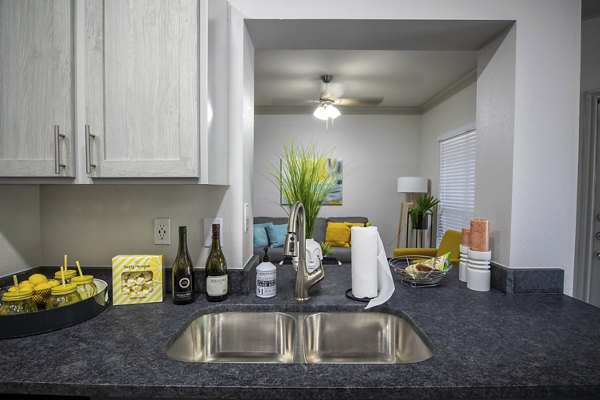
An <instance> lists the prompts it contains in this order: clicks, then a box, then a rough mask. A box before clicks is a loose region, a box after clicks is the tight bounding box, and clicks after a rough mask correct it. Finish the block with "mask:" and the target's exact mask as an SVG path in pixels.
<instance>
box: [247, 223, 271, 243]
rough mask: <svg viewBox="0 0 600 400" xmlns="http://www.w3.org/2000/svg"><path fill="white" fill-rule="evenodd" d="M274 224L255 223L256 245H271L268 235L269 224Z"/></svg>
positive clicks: (253, 229)
mask: <svg viewBox="0 0 600 400" xmlns="http://www.w3.org/2000/svg"><path fill="white" fill-rule="evenodd" d="M269 225H271V226H272V225H273V223H272V222H266V223H264V224H254V226H253V228H252V232H253V234H254V247H267V246H268V245H269V237H268V236H267V230H266V229H265V228H266V227H267V226H269Z"/></svg>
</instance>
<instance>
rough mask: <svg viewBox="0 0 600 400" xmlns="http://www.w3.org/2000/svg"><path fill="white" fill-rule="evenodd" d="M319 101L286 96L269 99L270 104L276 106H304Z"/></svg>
mask: <svg viewBox="0 0 600 400" xmlns="http://www.w3.org/2000/svg"><path fill="white" fill-rule="evenodd" d="M316 103H319V101H318V100H306V99H293V98H286V97H274V98H273V99H272V100H271V104H273V105H276V106H305V105H310V104H316Z"/></svg>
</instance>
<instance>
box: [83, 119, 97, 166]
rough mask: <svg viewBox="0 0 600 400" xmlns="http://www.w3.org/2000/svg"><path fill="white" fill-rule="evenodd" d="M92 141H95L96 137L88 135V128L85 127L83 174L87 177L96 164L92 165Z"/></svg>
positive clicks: (87, 126)
mask: <svg viewBox="0 0 600 400" xmlns="http://www.w3.org/2000/svg"><path fill="white" fill-rule="evenodd" d="M92 140H96V135H92V134H91V133H90V126H89V125H87V124H86V125H85V172H86V173H87V174H88V175H89V174H91V173H92V168H96V164H93V163H92V143H91V141H92Z"/></svg>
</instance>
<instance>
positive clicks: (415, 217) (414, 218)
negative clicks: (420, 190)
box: [408, 193, 440, 229]
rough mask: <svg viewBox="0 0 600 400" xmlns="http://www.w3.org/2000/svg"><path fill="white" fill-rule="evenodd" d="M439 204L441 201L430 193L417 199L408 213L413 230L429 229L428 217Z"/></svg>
mask: <svg viewBox="0 0 600 400" xmlns="http://www.w3.org/2000/svg"><path fill="white" fill-rule="evenodd" d="M439 202H440V200H439V199H437V198H435V197H434V196H432V195H430V194H429V193H427V194H422V195H419V197H417V199H416V200H415V205H414V206H413V207H412V208H411V209H410V211H409V212H408V213H409V214H410V221H411V223H412V227H413V229H427V227H428V226H429V218H428V216H429V214H431V213H432V211H431V210H432V209H433V207H435V206H437V205H438V203H439Z"/></svg>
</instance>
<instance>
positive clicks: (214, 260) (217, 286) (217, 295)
mask: <svg viewBox="0 0 600 400" xmlns="http://www.w3.org/2000/svg"><path fill="white" fill-rule="evenodd" d="M220 227H221V226H220V225H218V224H213V225H212V245H211V247H210V253H209V254H208V259H207V260H206V268H205V274H206V275H205V276H206V298H207V299H208V301H223V300H225V299H226V298H227V293H228V292H229V276H228V274H227V261H225V256H224V255H223V252H222V251H221V240H220Z"/></svg>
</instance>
